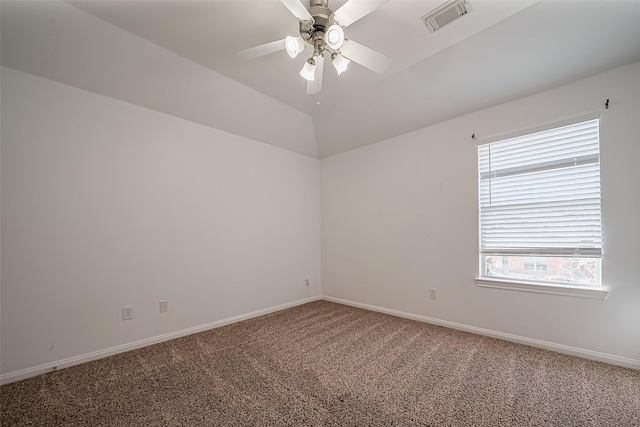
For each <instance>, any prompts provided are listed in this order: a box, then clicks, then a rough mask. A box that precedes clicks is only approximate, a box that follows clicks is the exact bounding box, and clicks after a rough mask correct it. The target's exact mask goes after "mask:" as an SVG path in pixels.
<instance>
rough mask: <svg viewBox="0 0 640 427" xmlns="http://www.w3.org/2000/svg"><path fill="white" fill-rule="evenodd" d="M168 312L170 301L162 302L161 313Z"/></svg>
mask: <svg viewBox="0 0 640 427" xmlns="http://www.w3.org/2000/svg"><path fill="white" fill-rule="evenodd" d="M167 311H169V301H167V300H162V301H160V313H166V312H167Z"/></svg>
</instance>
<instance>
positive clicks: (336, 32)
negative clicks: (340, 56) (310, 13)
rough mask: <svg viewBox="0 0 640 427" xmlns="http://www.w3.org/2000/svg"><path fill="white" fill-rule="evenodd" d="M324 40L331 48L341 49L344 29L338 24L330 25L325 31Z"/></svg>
mask: <svg viewBox="0 0 640 427" xmlns="http://www.w3.org/2000/svg"><path fill="white" fill-rule="evenodd" d="M324 42H325V44H326V45H327V46H329V47H330V48H331V49H340V47H342V44H343V43H344V31H343V30H342V27H341V26H340V25H337V24H333V25H331V26H329V28H328V29H327V32H326V33H324Z"/></svg>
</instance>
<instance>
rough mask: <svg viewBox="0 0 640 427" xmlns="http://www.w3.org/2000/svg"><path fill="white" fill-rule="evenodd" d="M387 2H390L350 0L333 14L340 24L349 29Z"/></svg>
mask: <svg viewBox="0 0 640 427" xmlns="http://www.w3.org/2000/svg"><path fill="white" fill-rule="evenodd" d="M387 2H389V0H371V1H363V0H349V1H348V2H346V3H345V4H343V5H342V7H341V8H339V9H338V10H336V11H335V12H334V13H333V17H334V19H335V20H336V22H337V23H338V24H340V25H342V26H343V27H348V26H349V25H351V24H353V23H354V22H356V21H357V20H358V19H360V18H362V17H364V16H367V15H368V14H370V13H371V12H373V11H374V10H376V9H377V8H379V7H380V6H382V5H383V4H385V3H387Z"/></svg>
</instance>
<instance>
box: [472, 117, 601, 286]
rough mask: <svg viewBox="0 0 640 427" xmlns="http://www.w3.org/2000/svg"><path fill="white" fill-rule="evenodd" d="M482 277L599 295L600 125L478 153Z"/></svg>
mask: <svg viewBox="0 0 640 427" xmlns="http://www.w3.org/2000/svg"><path fill="white" fill-rule="evenodd" d="M478 173H479V180H478V182H479V199H480V200H479V203H480V278H481V279H482V278H484V279H498V280H511V281H514V282H515V283H518V282H526V283H533V284H547V285H555V286H563V285H564V286H580V287H593V288H600V286H601V285H600V256H601V242H602V231H601V221H600V151H599V120H598V119H592V120H586V121H581V122H578V123H571V124H568V125H563V126H559V127H554V128H552V129H545V130H543V131H539V132H535V133H529V134H526V135H521V136H517V137H514V138H509V139H503V140H499V141H495V142H488V143H485V144H481V145H479V146H478Z"/></svg>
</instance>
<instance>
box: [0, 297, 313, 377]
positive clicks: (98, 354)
mask: <svg viewBox="0 0 640 427" xmlns="http://www.w3.org/2000/svg"><path fill="white" fill-rule="evenodd" d="M321 299H322V296H320V295H318V296H315V297H310V298H305V299H301V300H297V301H293V302H289V303H286V304H280V305H276V306H273V307H268V308H263V309H261V310H256V311H252V312H250V313H246V314H241V315H238V316H233V317H228V318H226V319H221V320H216V321H215V322H211V323H206V324H204V325H198V326H194V327H192V328H187V329H182V330H179V331H175V332H170V333H168V334H163V335H158V336H155V337H151V338H145V339H142V340H139V341H134V342H131V343H127V344H122V345H118V346H115V347H110V348H106V349H104V350H98V351H94V352H91V353H86V354H81V355H79V356H74V357H69V358H66V359H62V360H58V361H55V362H50V363H45V364H43V365H39V366H35V367H33V368H27V369H22V370H19V371H14V372H9V373H7V374H3V375H0V384H8V383H12V382H15V381H20V380H24V379H27V378H30V377H35V376H36V375H40V374H44V373H47V372H51V371H55V370H58V369H63V368H68V367H70V366H74V365H79V364H81V363H85V362H90V361H92V360H97V359H102V358H104V357H108V356H113V355H114V354H118V353H124V352H126V351H131V350H135V349H138V348H142V347H146V346H149V345H153V344H158V343H161V342H164V341H169V340H172V339H175V338H180V337H183V336H186V335H191V334H195V333H198V332H203V331H207V330H209V329H215V328H219V327H221V326H225V325H229V324H231V323H236V322H240V321H242V320H247V319H251V318H253V317H258V316H263V315H265V314H269V313H274V312H276V311H280V310H284V309H286V308H291V307H295V306H297V305H302V304H306V303H309V302H312V301H318V300H321Z"/></svg>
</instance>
